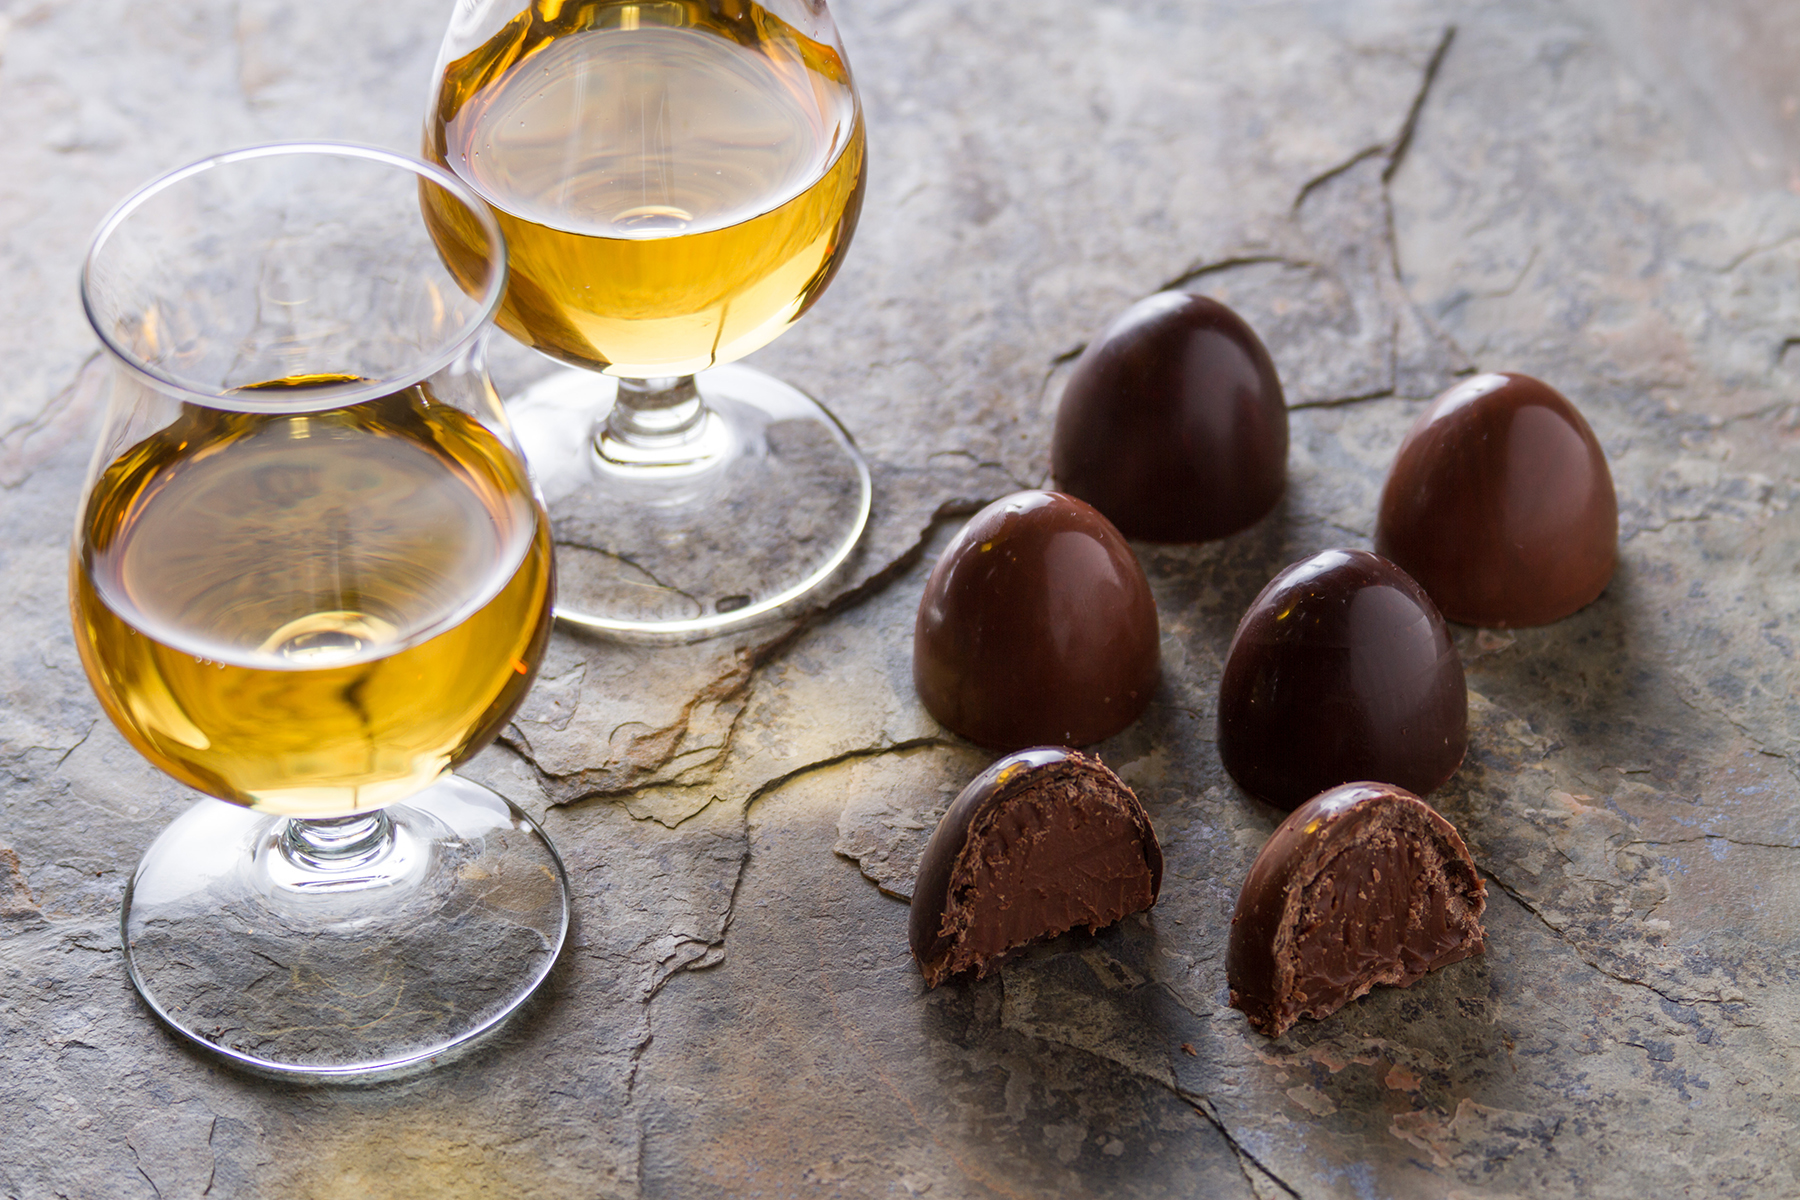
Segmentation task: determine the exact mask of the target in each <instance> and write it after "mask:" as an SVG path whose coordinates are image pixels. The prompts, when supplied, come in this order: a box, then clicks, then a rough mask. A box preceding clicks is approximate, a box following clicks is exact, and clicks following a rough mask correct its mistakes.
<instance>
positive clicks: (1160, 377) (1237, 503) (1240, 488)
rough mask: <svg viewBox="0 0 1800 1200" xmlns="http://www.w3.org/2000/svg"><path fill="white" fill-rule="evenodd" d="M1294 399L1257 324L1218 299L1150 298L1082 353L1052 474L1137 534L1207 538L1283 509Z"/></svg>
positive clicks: (1059, 423) (1065, 401)
mask: <svg viewBox="0 0 1800 1200" xmlns="http://www.w3.org/2000/svg"><path fill="white" fill-rule="evenodd" d="M1287 445H1288V424H1287V406H1286V405H1285V403H1284V402H1283V400H1282V395H1281V381H1280V379H1279V378H1277V377H1276V374H1275V364H1274V363H1273V362H1272V361H1271V360H1270V358H1269V352H1268V351H1267V350H1266V349H1264V348H1263V344H1262V342H1261V341H1260V340H1258V338H1257V336H1256V334H1255V332H1254V331H1253V330H1251V328H1250V326H1249V325H1247V324H1245V323H1244V321H1243V319H1242V318H1241V317H1239V316H1238V315H1237V314H1236V313H1234V312H1232V311H1231V310H1230V309H1229V308H1226V307H1225V306H1224V305H1223V304H1220V303H1219V302H1218V301H1216V300H1209V299H1207V298H1206V297H1205V296H1195V295H1190V294H1188V293H1186V292H1161V293H1158V294H1157V295H1154V296H1151V297H1149V298H1148V299H1145V300H1141V301H1139V302H1138V303H1137V304H1135V305H1133V306H1132V307H1131V308H1129V309H1128V310H1126V312H1125V314H1124V315H1123V316H1121V317H1120V318H1119V319H1118V320H1117V321H1115V322H1113V324H1112V326H1111V327H1110V328H1109V329H1107V331H1106V333H1105V334H1104V335H1103V336H1102V337H1101V338H1100V339H1099V340H1098V341H1095V342H1092V343H1090V344H1089V345H1088V347H1087V349H1086V350H1084V351H1083V352H1082V355H1081V358H1080V359H1079V360H1078V361H1077V362H1076V364H1075V368H1074V371H1073V373H1072V374H1071V375H1070V376H1069V383H1068V387H1067V388H1066V389H1064V391H1063V395H1062V404H1061V407H1060V408H1059V409H1058V411H1057V416H1056V433H1055V435H1054V438H1053V439H1052V441H1051V448H1050V473H1051V476H1052V477H1053V478H1054V479H1055V481H1056V485H1057V486H1058V487H1060V488H1061V489H1062V490H1063V491H1066V492H1068V493H1070V494H1071V495H1075V496H1080V497H1081V498H1082V499H1083V500H1086V501H1087V502H1088V503H1089V504H1092V505H1093V506H1094V507H1095V508H1097V509H1099V510H1100V511H1101V512H1103V513H1105V514H1106V516H1107V518H1108V519H1109V520H1111V521H1112V523H1113V524H1114V525H1117V526H1118V527H1119V532H1121V533H1123V534H1124V535H1125V536H1126V537H1128V538H1142V539H1144V540H1147V541H1153V542H1204V541H1210V540H1211V539H1213V538H1222V537H1225V536H1227V535H1228V534H1233V533H1236V532H1237V531H1238V530H1240V529H1244V528H1246V527H1247V526H1250V525H1252V524H1254V523H1255V522H1256V521H1258V520H1260V519H1261V518H1262V517H1263V516H1264V515H1265V514H1267V513H1268V511H1269V510H1270V509H1272V508H1274V507H1275V502H1276V501H1277V500H1279V499H1280V498H1281V490H1282V487H1283V485H1284V484H1285V482H1286V480H1287Z"/></svg>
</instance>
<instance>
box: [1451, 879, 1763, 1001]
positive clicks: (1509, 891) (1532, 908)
mask: <svg viewBox="0 0 1800 1200" xmlns="http://www.w3.org/2000/svg"><path fill="white" fill-rule="evenodd" d="M1482 874H1483V875H1485V876H1487V878H1489V879H1491V880H1492V881H1493V883H1494V886H1495V887H1497V888H1499V889H1500V891H1501V892H1502V893H1503V894H1504V895H1506V896H1507V897H1508V898H1510V899H1511V900H1512V901H1513V902H1514V903H1515V904H1517V905H1518V906H1519V907H1520V908H1522V909H1524V910H1525V911H1526V912H1528V913H1530V914H1531V915H1532V916H1534V917H1536V918H1537V919H1538V920H1539V921H1541V922H1542V923H1543V925H1544V928H1546V929H1548V930H1549V931H1550V932H1551V933H1553V934H1555V935H1556V940H1557V941H1559V942H1561V943H1562V944H1563V945H1564V946H1566V947H1567V948H1568V950H1569V952H1570V953H1572V954H1573V955H1574V956H1575V957H1576V958H1578V959H1580V960H1581V961H1582V962H1584V963H1586V964H1587V965H1588V966H1590V967H1592V968H1593V969H1594V970H1595V971H1596V972H1598V973H1599V974H1601V975H1604V976H1606V977H1607V978H1608V979H1611V980H1614V981H1615V982H1618V983H1623V984H1628V985H1630V986H1632V987H1640V988H1643V989H1644V990H1645V991H1647V992H1651V993H1653V994H1654V995H1657V996H1660V997H1661V998H1662V999H1664V1000H1667V1001H1668V1002H1669V1003H1670V1004H1680V1005H1684V1006H1687V1007H1690V1008H1691V1007H1693V1006H1694V1005H1697V1004H1717V1005H1721V1006H1728V1005H1731V1004H1736V1003H1742V1000H1741V998H1738V999H1728V998H1726V997H1723V996H1687V997H1683V996H1672V995H1670V994H1669V993H1668V992H1665V991H1663V990H1662V989H1661V988H1659V987H1657V986H1656V985H1655V984H1653V983H1650V982H1648V981H1646V980H1642V979H1633V978H1632V977H1631V976H1629V975H1621V974H1619V973H1618V972H1616V971H1609V970H1607V969H1606V968H1605V967H1604V966H1602V965H1601V964H1600V963H1598V962H1596V961H1595V960H1594V959H1592V958H1590V957H1588V956H1587V955H1586V954H1583V953H1582V951H1581V947H1580V946H1578V945H1576V944H1575V943H1574V942H1573V941H1571V940H1570V939H1569V936H1568V933H1567V931H1566V930H1564V929H1558V928H1557V927H1556V926H1555V925H1554V924H1552V923H1551V921H1550V919H1549V918H1548V917H1546V916H1545V915H1544V914H1543V913H1542V912H1540V911H1539V910H1538V908H1537V906H1536V905H1534V904H1533V903H1531V901H1529V900H1527V899H1526V898H1525V897H1524V896H1523V895H1522V894H1520V893H1519V892H1518V891H1516V890H1515V889H1514V888H1512V887H1511V886H1509V885H1508V884H1507V882H1506V881H1505V880H1504V879H1502V878H1500V876H1498V875H1496V874H1495V873H1493V872H1492V871H1488V870H1483V871H1482Z"/></svg>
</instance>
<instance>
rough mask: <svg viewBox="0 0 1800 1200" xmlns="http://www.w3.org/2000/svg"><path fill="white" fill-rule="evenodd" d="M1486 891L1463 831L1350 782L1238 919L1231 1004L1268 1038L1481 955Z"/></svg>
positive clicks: (1241, 902)
mask: <svg viewBox="0 0 1800 1200" xmlns="http://www.w3.org/2000/svg"><path fill="white" fill-rule="evenodd" d="M1486 903H1487V893H1486V889H1485V888H1484V886H1483V885H1482V882H1481V879H1480V877H1479V876H1478V875H1477V874H1476V872H1475V865H1474V863H1473V861H1472V860H1471V859H1470V857H1469V852H1468V848H1467V847H1466V846H1464V845H1463V841H1462V839H1461V838H1460V837H1459V836H1457V833H1456V830H1455V829H1454V828H1453V827H1452V826H1451V825H1450V824H1449V822H1447V821H1445V820H1444V819H1443V818H1442V817H1441V816H1439V815H1438V814H1437V813H1436V812H1434V811H1432V809H1431V808H1430V807H1429V806H1428V805H1426V804H1425V803H1424V802H1423V801H1421V800H1419V799H1418V798H1417V797H1415V796H1413V795H1412V794H1411V793H1409V792H1406V791H1404V790H1402V789H1400V788H1395V787H1392V786H1389V785H1385V784H1369V783H1362V784H1348V785H1346V786H1344V787H1341V788H1334V789H1332V790H1331V791H1329V792H1326V793H1324V794H1323V795H1321V796H1318V797H1315V798H1314V799H1312V800H1309V801H1308V802H1307V803H1306V804H1304V805H1302V806H1301V807H1300V808H1299V809H1297V810H1295V812H1294V814H1293V815H1292V816H1290V817H1289V818H1288V820H1287V821H1285V822H1283V823H1282V825H1281V827H1280V828H1279V829H1277V830H1276V831H1275V835H1274V836H1273V837H1271V838H1270V839H1269V844H1268V845H1267V846H1266V847H1264V849H1263V852H1262V854H1260V855H1259V856H1258V857H1257V860H1256V863H1255V865H1254V866H1252V867H1251V869H1250V876H1249V878H1248V879H1246V880H1245V882H1244V889H1243V892H1242V893H1241V894H1240V895H1239V897H1238V910H1237V915H1236V916H1234V917H1233V918H1232V928H1231V943H1230V947H1229V951H1228V955H1227V960H1226V971H1227V976H1228V978H1229V981H1230V984H1231V1003H1232V1006H1233V1007H1235V1008H1240V1009H1242V1010H1243V1011H1244V1013H1245V1015H1246V1016H1248V1017H1249V1018H1250V1023H1251V1024H1252V1025H1254V1026H1255V1027H1256V1028H1257V1029H1259V1030H1261V1031H1262V1032H1263V1033H1266V1034H1268V1035H1269V1036H1270V1037H1275V1036H1278V1035H1279V1034H1281V1033H1282V1032H1283V1031H1284V1030H1286V1029H1287V1028H1288V1027H1289V1026H1290V1025H1292V1024H1293V1023H1294V1022H1295V1021H1296V1020H1298V1019H1299V1018H1300V1017H1302V1016H1308V1017H1313V1018H1320V1017H1325V1016H1328V1015H1330V1014H1331V1013H1333V1012H1336V1011H1337V1010H1338V1009H1339V1008H1342V1007H1343V1006H1344V1005H1345V1004H1347V1003H1349V1002H1350V1001H1351V1000H1354V999H1356V998H1357V997H1358V996H1362V995H1364V994H1366V993H1367V992H1368V991H1369V990H1370V989H1371V988H1373V987H1374V986H1375V985H1376V984H1392V985H1395V986H1398V987H1405V986H1407V985H1409V984H1411V983H1413V982H1415V981H1417V980H1418V979H1419V978H1421V977H1422V976H1424V975H1425V974H1426V972H1428V971H1431V970H1433V969H1435V968H1437V967H1441V966H1443V965H1445V964H1447V963H1452V962H1456V961H1457V960H1459V959H1462V958H1467V957H1468V956H1469V955H1471V954H1478V953H1480V952H1481V951H1482V949H1483V947H1484V939H1485V934H1484V933H1483V931H1482V928H1481V913H1482V910H1483V908H1485V906H1486Z"/></svg>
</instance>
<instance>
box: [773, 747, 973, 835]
mask: <svg viewBox="0 0 1800 1200" xmlns="http://www.w3.org/2000/svg"><path fill="white" fill-rule="evenodd" d="M954 744H955V743H953V742H951V741H950V740H948V739H947V738H941V737H934V736H927V737H917V738H908V739H907V740H905V741H903V742H894V743H892V744H890V745H886V746H871V747H859V748H857V749H855V750H846V751H844V752H843V753H841V754H834V755H832V756H831V757H829V758H821V759H816V760H814V761H813V762H809V763H806V764H805V765H803V766H799V767H795V768H794V769H793V770H792V771H789V772H787V773H786V774H783V775H777V776H776V777H775V778H773V779H770V780H769V781H767V782H766V783H763V784H761V785H759V786H758V787H757V788H756V789H755V790H754V791H752V792H751V793H750V795H749V797H748V798H747V799H745V801H744V815H745V818H746V819H748V817H749V815H750V809H751V808H752V807H753V806H754V805H755V804H756V802H757V801H758V800H761V799H762V798H763V797H764V796H767V795H769V794H770V793H772V792H775V791H777V790H779V789H780V788H781V787H782V786H784V785H786V784H789V783H792V782H793V781H794V780H796V779H798V778H800V776H802V775H810V774H811V773H812V772H814V771H821V770H824V769H825V768H827V767H835V766H837V765H838V764H839V763H847V762H860V761H862V760H863V759H866V758H881V757H882V756H884V755H888V754H903V753H905V752H906V751H908V750H924V749H928V748H931V747H937V746H951V745H954ZM833 853H837V852H836V851H833ZM839 857H841V858H844V859H848V860H850V861H853V862H854V861H855V859H854V857H853V856H851V855H848V854H840V855H839Z"/></svg>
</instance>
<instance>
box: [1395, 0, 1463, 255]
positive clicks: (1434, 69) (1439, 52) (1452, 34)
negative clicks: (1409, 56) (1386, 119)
mask: <svg viewBox="0 0 1800 1200" xmlns="http://www.w3.org/2000/svg"><path fill="white" fill-rule="evenodd" d="M1455 40H1456V26H1454V25H1446V26H1444V32H1443V34H1442V36H1440V37H1439V38H1438V44H1437V49H1435V50H1433V51H1432V52H1431V61H1430V62H1428V63H1426V64H1425V76H1424V78H1423V79H1421V80H1420V81H1419V90H1418V91H1417V92H1415V93H1414V94H1413V101H1412V105H1411V107H1409V108H1408V109H1407V110H1406V120H1405V122H1404V123H1403V124H1402V125H1401V126H1400V136H1399V137H1397V138H1395V139H1394V143H1393V147H1394V148H1393V150H1392V151H1390V152H1389V154H1388V161H1387V166H1385V167H1383V168H1382V170H1381V182H1382V183H1384V184H1385V183H1391V182H1392V181H1393V178H1394V174H1395V172H1397V171H1398V170H1399V169H1400V164H1401V163H1403V162H1404V161H1406V152H1407V151H1408V150H1411V149H1412V143H1413V132H1414V131H1415V130H1416V129H1418V127H1419V114H1420V113H1421V112H1423V111H1424V109H1425V100H1426V98H1427V97H1429V96H1430V95H1431V85H1432V84H1434V83H1436V82H1437V77H1438V68H1440V67H1442V66H1443V65H1444V56H1445V55H1447V54H1449V53H1450V43H1452V42H1454V41H1455ZM1389 232H1390V233H1391V232H1392V229H1391V228H1390V230H1389ZM1399 265H1400V264H1399V263H1398V262H1396V263H1395V264H1394V266H1395V268H1396V270H1397V269H1398V268H1399Z"/></svg>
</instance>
